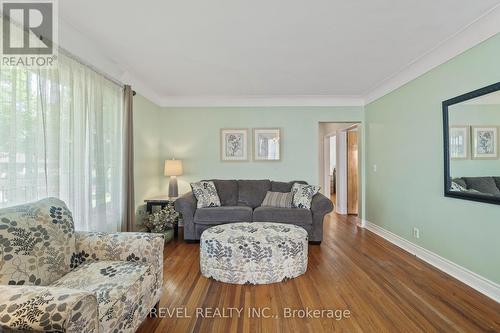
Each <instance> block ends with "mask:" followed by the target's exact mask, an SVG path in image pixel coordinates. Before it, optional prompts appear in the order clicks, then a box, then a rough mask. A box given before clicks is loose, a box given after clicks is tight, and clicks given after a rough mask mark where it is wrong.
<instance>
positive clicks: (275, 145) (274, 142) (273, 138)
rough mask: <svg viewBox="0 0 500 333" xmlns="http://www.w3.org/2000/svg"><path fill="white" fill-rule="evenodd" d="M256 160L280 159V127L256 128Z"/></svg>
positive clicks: (254, 131) (254, 132) (254, 146)
mask: <svg viewBox="0 0 500 333" xmlns="http://www.w3.org/2000/svg"><path fill="white" fill-rule="evenodd" d="M253 151H254V153H253V156H254V157H253V158H254V161H279V160H280V159H281V131H280V129H279V128H254V130H253Z"/></svg>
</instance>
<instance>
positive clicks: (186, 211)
mask: <svg viewBox="0 0 500 333" xmlns="http://www.w3.org/2000/svg"><path fill="white" fill-rule="evenodd" d="M196 204H197V201H196V198H195V197H194V195H193V192H188V193H186V194H184V195H183V196H182V197H180V198H178V199H177V200H175V210H176V211H178V212H179V213H181V215H182V222H183V224H184V239H194V238H195V230H194V222H193V220H194V214H195V212H196Z"/></svg>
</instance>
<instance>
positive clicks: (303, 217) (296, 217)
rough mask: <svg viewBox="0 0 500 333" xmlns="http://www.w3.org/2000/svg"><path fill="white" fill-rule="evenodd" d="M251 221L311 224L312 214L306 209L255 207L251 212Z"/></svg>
mask: <svg viewBox="0 0 500 333" xmlns="http://www.w3.org/2000/svg"><path fill="white" fill-rule="evenodd" d="M253 221H254V222H277V223H290V224H312V214H311V211H310V210H308V209H300V208H278V207H257V208H255V210H254V211H253Z"/></svg>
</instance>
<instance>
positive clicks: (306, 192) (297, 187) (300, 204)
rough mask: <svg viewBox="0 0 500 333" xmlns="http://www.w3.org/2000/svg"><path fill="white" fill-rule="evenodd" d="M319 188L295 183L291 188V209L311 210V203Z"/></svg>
mask: <svg viewBox="0 0 500 333" xmlns="http://www.w3.org/2000/svg"><path fill="white" fill-rule="evenodd" d="M319 189H320V187H319V186H314V185H304V184H298V183H295V184H293V186H292V194H293V199H292V207H294V208H303V209H311V202H312V199H313V197H314V196H315V195H316V193H318V192H319Z"/></svg>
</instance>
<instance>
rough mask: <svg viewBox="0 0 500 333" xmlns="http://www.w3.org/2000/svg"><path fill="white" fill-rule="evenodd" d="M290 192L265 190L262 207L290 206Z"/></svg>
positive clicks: (291, 197) (291, 196)
mask: <svg viewBox="0 0 500 333" xmlns="http://www.w3.org/2000/svg"><path fill="white" fill-rule="evenodd" d="M292 199H293V194H292V192H287V193H282V192H271V191H267V193H266V197H265V198H264V201H262V205H261V206H262V207H278V208H292Z"/></svg>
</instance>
